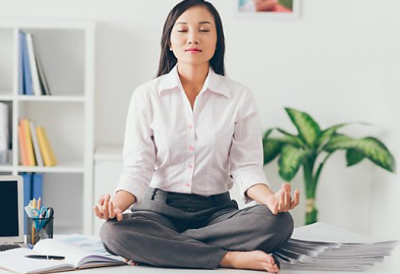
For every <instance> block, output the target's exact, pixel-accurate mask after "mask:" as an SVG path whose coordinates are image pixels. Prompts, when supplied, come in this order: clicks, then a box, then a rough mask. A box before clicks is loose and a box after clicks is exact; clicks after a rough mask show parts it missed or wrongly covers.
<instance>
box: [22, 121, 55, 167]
mask: <svg viewBox="0 0 400 274" xmlns="http://www.w3.org/2000/svg"><path fill="white" fill-rule="evenodd" d="M18 138H19V151H20V159H21V164H22V165H23V166H46V167H49V166H56V165H57V159H56V157H55V155H54V151H53V149H52V147H51V145H50V142H49V139H48V138H47V134H46V131H45V129H44V127H39V126H35V123H34V122H33V121H29V120H28V119H22V120H21V121H20V123H19V126H18Z"/></svg>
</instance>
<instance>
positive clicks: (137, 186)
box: [116, 66, 268, 203]
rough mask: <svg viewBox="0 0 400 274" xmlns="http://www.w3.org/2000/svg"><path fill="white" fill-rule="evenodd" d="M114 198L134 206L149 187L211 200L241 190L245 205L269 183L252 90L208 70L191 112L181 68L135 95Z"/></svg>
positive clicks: (145, 86) (147, 84) (141, 88)
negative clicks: (124, 196) (123, 196)
mask: <svg viewBox="0 0 400 274" xmlns="http://www.w3.org/2000/svg"><path fill="white" fill-rule="evenodd" d="M123 160H124V168H123V172H122V174H121V177H120V181H119V183H118V186H117V189H116V192H117V191H120V190H125V191H128V192H130V193H131V194H133V195H134V196H135V197H136V199H137V201H138V202H139V201H140V200H141V197H142V195H143V193H144V191H145V190H146V188H147V187H148V186H150V187H153V188H160V189H162V190H165V191H170V192H178V193H187V194H197V195H202V196H210V195H215V194H220V193H223V192H226V191H228V190H229V189H231V188H232V186H233V183H234V182H235V183H237V184H238V185H239V187H240V189H241V195H242V198H243V200H244V201H245V202H246V203H248V202H250V201H251V199H250V198H249V197H248V196H246V195H245V193H246V191H247V190H248V189H249V188H250V187H251V186H253V185H256V184H266V185H268V183H267V180H266V177H265V174H264V171H263V169H262V167H263V147H262V132H261V130H260V124H259V120H258V114H257V109H256V104H255V102H254V99H253V96H252V94H251V92H250V90H249V89H247V88H246V87H244V86H243V85H241V84H239V83H236V82H234V81H232V80H230V79H229V78H227V77H224V76H221V75H218V74H216V73H215V72H214V71H213V69H212V68H211V67H210V69H209V72H208V75H207V78H206V80H205V82H204V86H203V88H202V89H201V91H200V93H199V94H198V95H197V97H196V100H195V103H194V107H193V110H192V107H191V105H190V102H189V100H188V98H187V96H186V94H185V92H184V90H183V87H182V84H181V82H180V79H179V76H178V70H177V66H175V67H174V68H173V69H172V70H171V71H170V72H169V73H168V74H165V75H163V76H160V77H158V78H156V79H154V80H152V81H150V82H148V83H146V84H144V85H142V86H140V87H138V88H137V89H136V90H135V92H134V93H133V95H132V99H131V102H130V106H129V111H128V117H127V123H126V131H125V142H124V149H123Z"/></svg>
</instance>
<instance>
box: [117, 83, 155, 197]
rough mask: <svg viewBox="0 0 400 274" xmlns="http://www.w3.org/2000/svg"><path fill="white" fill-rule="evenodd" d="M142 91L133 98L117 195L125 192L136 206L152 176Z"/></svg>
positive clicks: (150, 143) (150, 135) (152, 157)
mask: <svg viewBox="0 0 400 274" xmlns="http://www.w3.org/2000/svg"><path fill="white" fill-rule="evenodd" d="M145 92H146V90H144V89H143V88H142V89H141V88H138V89H136V90H135V92H134V93H133V95H132V98H131V101H130V105H129V110H128V117H127V121H126V129H125V141H124V148H123V162H124V164H123V171H122V174H121V176H120V180H119V183H118V185H117V188H116V191H115V192H118V191H120V190H124V191H127V192H129V193H131V194H133V195H134V196H135V197H136V201H137V202H139V201H140V200H141V198H142V195H143V193H144V191H145V190H146V188H147V187H148V186H149V184H150V181H151V178H152V176H153V173H154V162H155V146H154V142H153V132H152V130H151V128H150V127H149V123H148V115H147V110H148V109H149V108H148V106H147V100H146V98H145Z"/></svg>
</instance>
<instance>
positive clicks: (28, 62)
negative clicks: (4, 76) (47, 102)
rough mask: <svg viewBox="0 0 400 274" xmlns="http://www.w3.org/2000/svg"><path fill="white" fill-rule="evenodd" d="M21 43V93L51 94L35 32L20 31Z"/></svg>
mask: <svg viewBox="0 0 400 274" xmlns="http://www.w3.org/2000/svg"><path fill="white" fill-rule="evenodd" d="M19 43H20V50H19V76H18V77H19V79H18V80H19V91H18V92H19V94H21V95H36V96H41V95H50V88H49V85H48V82H47V80H46V76H45V73H44V69H43V66H42V62H41V60H40V58H39V51H38V49H37V47H36V45H35V42H34V37H33V34H31V33H27V32H20V33H19Z"/></svg>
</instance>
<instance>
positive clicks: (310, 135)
mask: <svg viewBox="0 0 400 274" xmlns="http://www.w3.org/2000/svg"><path fill="white" fill-rule="evenodd" d="M285 110H286V112H287V113H288V115H289V117H290V119H291V120H292V122H293V124H294V125H295V126H296V128H297V130H298V131H299V136H300V138H301V139H302V140H304V142H305V143H306V144H307V145H308V146H309V147H310V148H313V147H315V145H316V144H317V142H318V139H319V137H320V135H321V129H320V127H319V125H318V124H317V123H316V122H315V121H314V119H313V118H311V116H310V115H308V114H307V113H305V112H301V111H298V110H295V109H292V108H285Z"/></svg>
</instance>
